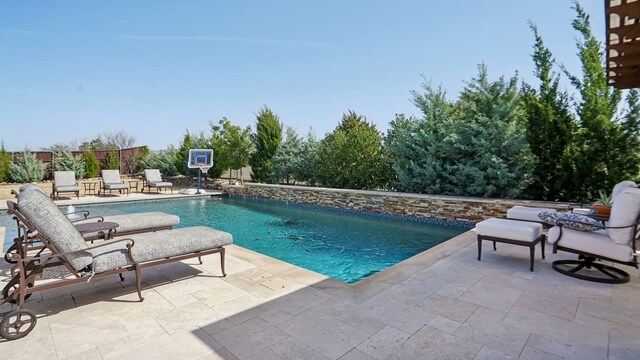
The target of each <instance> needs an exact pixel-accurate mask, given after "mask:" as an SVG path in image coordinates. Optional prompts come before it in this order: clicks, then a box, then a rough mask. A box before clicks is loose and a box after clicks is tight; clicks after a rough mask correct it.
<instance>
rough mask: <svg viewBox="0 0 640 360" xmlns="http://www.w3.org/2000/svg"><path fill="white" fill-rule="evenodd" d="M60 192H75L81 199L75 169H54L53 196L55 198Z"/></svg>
mask: <svg viewBox="0 0 640 360" xmlns="http://www.w3.org/2000/svg"><path fill="white" fill-rule="evenodd" d="M60 193H75V194H76V197H77V198H78V199H80V187H79V186H78V182H77V181H76V172H75V171H54V172H53V191H52V192H51V198H53V199H55V198H57V197H59V196H60Z"/></svg>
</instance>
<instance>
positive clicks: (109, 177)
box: [102, 169, 120, 184]
mask: <svg viewBox="0 0 640 360" xmlns="http://www.w3.org/2000/svg"><path fill="white" fill-rule="evenodd" d="M102 182H104V183H105V184H118V183H120V170H106V169H105V170H102Z"/></svg>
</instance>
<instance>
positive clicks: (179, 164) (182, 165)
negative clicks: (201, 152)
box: [174, 131, 195, 175]
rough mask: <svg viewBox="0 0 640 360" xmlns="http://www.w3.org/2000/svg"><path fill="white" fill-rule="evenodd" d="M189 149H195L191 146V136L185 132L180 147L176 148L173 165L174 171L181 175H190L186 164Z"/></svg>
mask: <svg viewBox="0 0 640 360" xmlns="http://www.w3.org/2000/svg"><path fill="white" fill-rule="evenodd" d="M190 149H195V148H194V147H192V145H191V134H189V131H187V132H186V133H185V134H184V137H183V138H182V141H181V142H180V146H178V152H177V153H176V156H175V163H174V166H175V168H176V170H178V173H180V174H182V175H191V172H190V169H189V164H188V161H189V150H190Z"/></svg>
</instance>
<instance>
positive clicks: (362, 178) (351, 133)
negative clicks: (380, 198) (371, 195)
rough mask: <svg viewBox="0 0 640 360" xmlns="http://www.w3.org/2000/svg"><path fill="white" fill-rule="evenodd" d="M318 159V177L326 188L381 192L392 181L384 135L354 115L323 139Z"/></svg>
mask: <svg viewBox="0 0 640 360" xmlns="http://www.w3.org/2000/svg"><path fill="white" fill-rule="evenodd" d="M360 118H361V119H360ZM354 119H355V120H354ZM317 159H318V161H317V165H316V167H315V169H316V172H317V173H316V178H317V180H318V182H319V183H321V184H323V185H326V186H330V187H335V188H348V189H379V188H382V187H385V186H386V185H387V184H388V183H389V180H390V178H391V166H390V165H389V163H388V162H387V161H386V158H385V156H384V153H383V150H382V137H381V135H380V133H379V132H378V130H376V128H375V127H374V126H373V125H371V124H369V123H367V122H366V120H365V119H364V117H359V116H358V115H357V114H355V113H354V112H349V113H347V114H344V115H343V119H342V123H341V124H340V125H338V127H337V128H336V129H335V130H334V131H333V132H332V133H330V134H329V135H327V136H326V137H325V138H324V140H322V142H321V143H320V147H319V149H318V156H317Z"/></svg>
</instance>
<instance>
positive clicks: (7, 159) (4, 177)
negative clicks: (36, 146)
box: [0, 143, 13, 182]
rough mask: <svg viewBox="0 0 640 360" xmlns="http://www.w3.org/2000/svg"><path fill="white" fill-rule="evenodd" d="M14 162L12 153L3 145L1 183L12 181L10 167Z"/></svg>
mask: <svg viewBox="0 0 640 360" xmlns="http://www.w3.org/2000/svg"><path fill="white" fill-rule="evenodd" d="M12 162H13V161H12V159H11V153H10V152H8V151H7V149H5V148H4V143H2V148H0V182H8V181H9V180H10V176H9V167H10V166H11V163H12Z"/></svg>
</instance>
